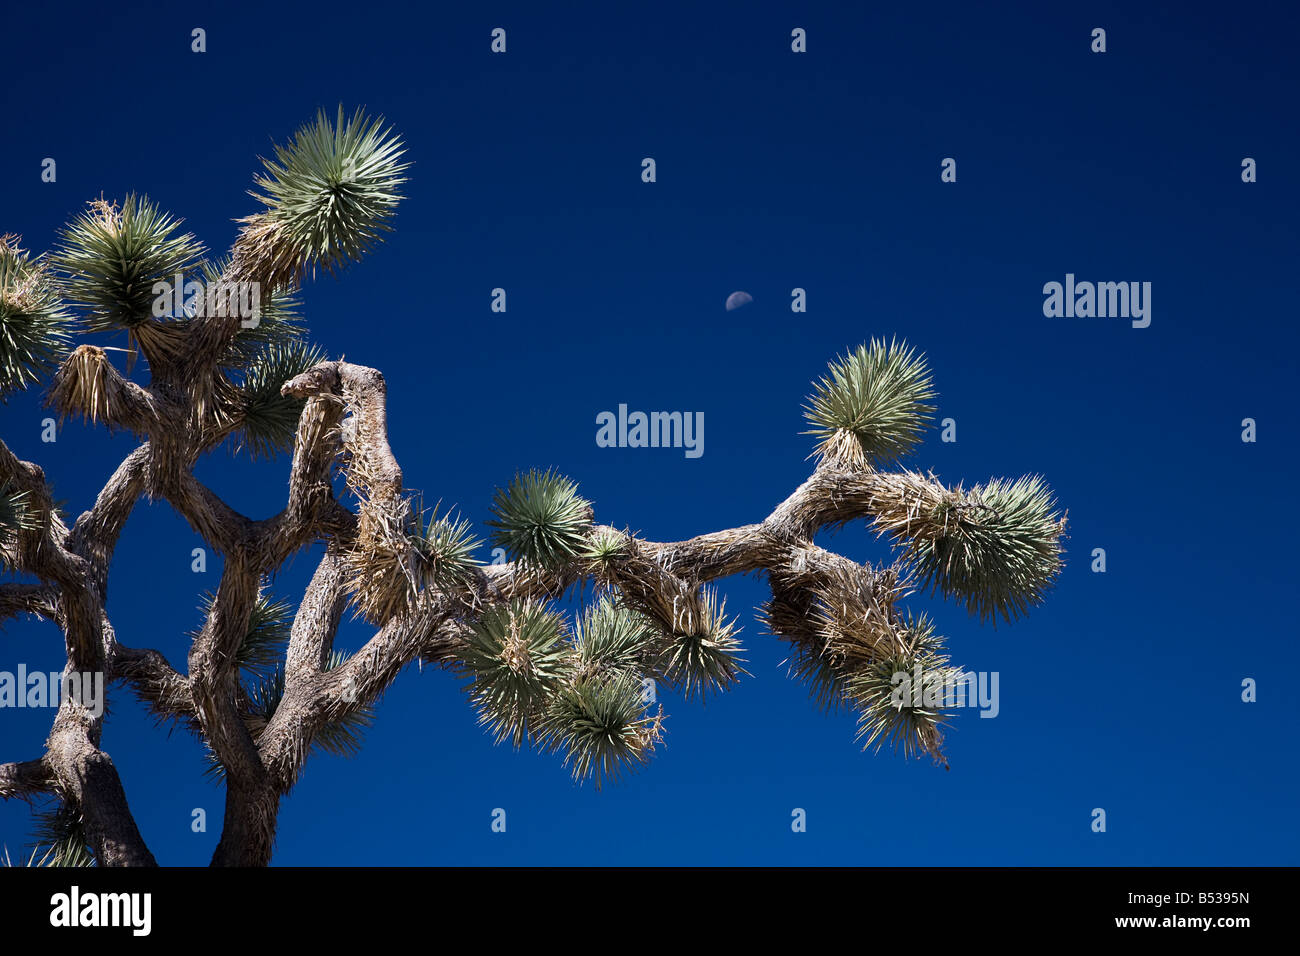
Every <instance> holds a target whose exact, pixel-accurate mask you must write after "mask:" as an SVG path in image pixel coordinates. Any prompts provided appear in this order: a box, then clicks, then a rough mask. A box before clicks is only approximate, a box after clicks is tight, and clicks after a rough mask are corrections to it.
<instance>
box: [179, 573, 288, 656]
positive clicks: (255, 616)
mask: <svg viewBox="0 0 1300 956" xmlns="http://www.w3.org/2000/svg"><path fill="white" fill-rule="evenodd" d="M215 600H216V598H215V596H214V595H213V594H212V593H211V592H209V593H206V594H204V595H203V597H202V603H201V604H200V605H199V612H200V614H202V616H203V619H204V620H207V619H208V618H209V617H210V616H211V615H212V607H213V604H214V602H215ZM293 614H294V610H293V605H292V604H291V603H289V602H288V601H281V600H277V599H276V598H275V596H274V595H272V594H270V593H269V592H267V591H265V590H262V591H259V592H258V595H257V599H256V600H255V601H254V602H253V607H252V609H251V610H250V611H249V614H248V630H247V631H246V632H245V633H244V637H243V639H242V640H241V641H240V642H239V649H238V650H237V651H236V652H235V662H236V663H237V664H238V666H239V667H240V669H241V670H245V671H249V672H251V673H253V674H256V675H265V674H268V673H270V672H271V671H272V670H274V669H275V668H276V667H277V666H279V665H280V664H281V663H282V662H283V660H284V653H285V648H286V647H287V646H288V644H289V634H290V631H291V630H292V628H293ZM190 636H191V637H193V638H196V639H197V637H198V634H197V632H195V633H191V635H190Z"/></svg>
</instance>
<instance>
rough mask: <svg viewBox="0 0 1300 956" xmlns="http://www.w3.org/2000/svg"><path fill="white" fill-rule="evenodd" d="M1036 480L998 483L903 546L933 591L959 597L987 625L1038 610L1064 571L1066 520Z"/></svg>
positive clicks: (945, 509)
mask: <svg viewBox="0 0 1300 956" xmlns="http://www.w3.org/2000/svg"><path fill="white" fill-rule="evenodd" d="M1055 509H1056V501H1055V498H1054V497H1053V495H1052V493H1051V490H1050V489H1049V488H1048V487H1047V485H1046V484H1045V483H1044V482H1043V480H1042V479H1041V478H1040V477H1038V476H1037V475H1030V476H1026V477H1023V478H1018V479H1016V480H1015V481H1007V480H1003V479H994V480H993V481H990V482H988V483H987V484H985V485H982V486H981V485H977V486H976V487H974V488H972V489H971V490H970V491H969V492H967V493H966V494H965V495H964V496H962V497H960V498H959V499H958V500H953V501H945V502H943V503H941V504H940V505H938V506H937V507H936V508H935V510H934V511H935V513H933V514H930V515H928V516H927V522H926V526H927V527H928V528H930V529H933V530H931V531H929V532H922V533H918V534H917V536H916V537H914V538H912V539H911V540H910V541H909V542H908V543H907V544H906V546H905V549H904V554H903V557H904V560H906V561H908V562H909V563H910V564H911V565H912V566H913V567H914V568H915V572H916V575H917V578H918V580H919V581H920V582H921V583H922V585H923V586H928V587H930V589H931V592H932V593H933V592H934V591H938V592H939V593H941V594H942V595H943V596H944V597H955V598H957V599H958V600H960V601H962V602H963V603H964V604H965V606H966V609H967V610H968V611H969V612H970V613H971V614H973V615H976V616H978V617H979V619H980V620H981V621H986V620H990V619H995V618H996V617H997V616H998V615H1001V616H1002V618H1003V619H1004V620H1007V621H1012V620H1015V619H1016V618H1018V617H1021V616H1023V615H1025V614H1026V613H1028V611H1029V608H1030V607H1032V606H1034V605H1036V604H1039V603H1040V602H1041V601H1042V600H1043V598H1044V596H1045V595H1046V593H1047V591H1048V590H1049V589H1050V587H1051V585H1052V582H1053V580H1054V578H1055V577H1056V575H1057V573H1058V572H1059V571H1060V568H1061V545H1060V537H1061V532H1062V529H1063V528H1064V520H1063V519H1062V518H1061V516H1060V515H1059V514H1058V513H1057V512H1056V510H1055Z"/></svg>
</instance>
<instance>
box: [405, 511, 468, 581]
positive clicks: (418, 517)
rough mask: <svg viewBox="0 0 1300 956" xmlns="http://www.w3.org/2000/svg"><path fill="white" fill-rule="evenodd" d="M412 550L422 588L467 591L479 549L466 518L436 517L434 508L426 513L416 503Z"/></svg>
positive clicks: (411, 539)
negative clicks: (417, 561)
mask: <svg viewBox="0 0 1300 956" xmlns="http://www.w3.org/2000/svg"><path fill="white" fill-rule="evenodd" d="M412 516H413V517H412V529H411V534H410V542H411V547H412V548H413V549H414V550H415V553H416V554H417V555H418V556H419V571H420V576H421V578H422V580H423V584H424V586H425V587H433V588H437V589H439V590H442V591H453V590H458V589H461V588H465V587H468V586H469V585H470V583H471V582H472V581H473V580H474V574H475V572H476V569H477V568H478V567H479V563H478V561H477V560H475V558H474V552H475V551H477V550H478V549H479V547H480V546H481V545H482V541H480V540H479V539H478V538H477V537H475V536H474V533H473V525H472V524H470V522H469V521H468V520H466V519H465V518H461V517H457V516H453V515H451V514H445V515H443V516H441V517H439V515H438V506H437V505H435V506H434V507H433V508H431V509H430V510H429V511H428V512H425V510H424V508H423V507H422V506H421V505H420V504H419V503H418V502H417V503H416V504H414V505H413V507H412Z"/></svg>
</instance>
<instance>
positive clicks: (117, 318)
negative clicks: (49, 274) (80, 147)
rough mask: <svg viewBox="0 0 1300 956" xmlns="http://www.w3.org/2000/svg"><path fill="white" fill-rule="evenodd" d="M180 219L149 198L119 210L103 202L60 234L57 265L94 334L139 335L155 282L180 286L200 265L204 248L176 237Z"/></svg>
mask: <svg viewBox="0 0 1300 956" xmlns="http://www.w3.org/2000/svg"><path fill="white" fill-rule="evenodd" d="M179 226H180V220H178V219H175V218H173V217H172V216H171V215H169V214H168V213H165V212H163V211H162V210H160V209H159V208H158V207H157V206H156V205H154V204H153V203H151V202H150V201H149V199H148V197H145V196H139V197H137V196H135V195H131V196H128V197H127V198H126V201H125V202H124V203H123V204H122V206H121V208H120V209H119V208H118V206H117V205H116V204H113V203H108V202H105V201H104V200H102V199H97V200H94V201H92V202H91V203H90V208H89V209H88V210H87V211H86V212H84V213H82V214H81V215H79V216H78V217H77V218H76V219H74V220H73V221H72V222H71V223H70V224H69V225H68V226H67V227H66V228H65V229H64V230H63V231H62V233H61V238H62V247H61V249H60V250H59V252H58V254H57V255H56V257H55V264H56V265H57V266H58V267H59V268H60V269H61V270H63V271H64V272H66V273H68V278H67V282H66V288H67V293H68V298H69V299H70V300H71V301H72V302H74V303H75V304H76V305H78V306H80V307H81V308H83V309H84V310H85V312H86V324H87V326H88V327H89V328H90V329H91V330H92V331H115V330H117V329H123V328H125V329H131V330H135V329H137V328H139V327H142V326H144V325H145V324H146V323H148V322H150V320H151V317H152V315H153V304H154V302H155V300H156V299H157V298H158V293H157V292H156V291H155V290H154V284H155V283H168V284H169V285H170V284H171V283H174V282H175V279H176V276H177V274H178V273H180V274H183V273H185V272H188V271H189V270H190V269H191V268H193V267H194V266H196V265H197V264H198V262H199V261H200V260H201V259H202V257H203V247H202V245H200V244H199V242H198V240H196V239H195V238H194V237H193V236H192V235H190V234H188V233H186V234H184V235H177V229H178V228H179Z"/></svg>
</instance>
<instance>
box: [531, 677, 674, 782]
mask: <svg viewBox="0 0 1300 956" xmlns="http://www.w3.org/2000/svg"><path fill="white" fill-rule="evenodd" d="M660 721H661V718H660V717H659V716H655V717H651V716H649V715H648V714H647V712H646V703H645V700H644V699H643V696H642V690H641V679H640V678H639V677H638V676H637V675H636V674H634V673H628V672H622V671H617V670H616V671H612V672H609V673H604V674H592V675H590V676H585V677H580V678H579V679H577V680H575V681H574V682H573V683H572V684H569V685H568V686H565V687H563V688H562V689H561V690H560V691H559V692H558V693H557V694H556V695H555V698H554V700H553V701H552V702H551V705H550V707H549V709H548V710H547V713H546V716H545V718H544V720H543V723H542V729H541V733H540V735H539V736H540V739H541V742H542V744H543V746H545V747H546V748H547V749H548V750H551V751H553V752H558V753H561V754H563V755H564V765H565V766H566V767H568V766H572V768H573V777H574V779H575V780H577V781H579V782H581V781H583V780H587V779H589V778H590V779H592V780H594V782H595V785H596V788H597V789H600V788H601V786H602V785H603V784H605V783H608V782H617V781H618V780H619V779H620V778H621V777H622V775H623V774H624V773H625V772H626V771H629V770H635V769H637V768H638V767H640V766H641V765H642V764H644V763H646V762H647V761H648V760H649V755H650V752H651V751H652V750H654V745H655V744H656V743H657V742H658V741H659V740H660V739H661V730H660Z"/></svg>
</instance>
